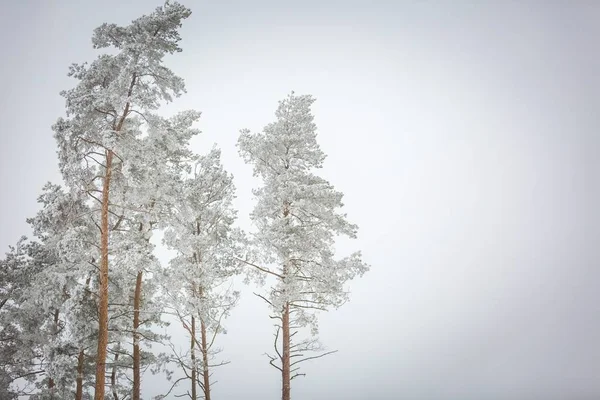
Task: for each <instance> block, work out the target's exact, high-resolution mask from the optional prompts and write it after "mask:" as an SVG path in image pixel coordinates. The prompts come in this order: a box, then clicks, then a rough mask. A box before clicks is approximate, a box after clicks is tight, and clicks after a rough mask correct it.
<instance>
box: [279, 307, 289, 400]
mask: <svg viewBox="0 0 600 400" xmlns="http://www.w3.org/2000/svg"><path fill="white" fill-rule="evenodd" d="M281 325H282V327H281V328H282V330H283V337H282V341H283V346H282V347H283V352H282V360H281V364H282V368H281V381H282V382H281V400H290V392H291V378H290V304H289V303H285V306H284V308H283V316H282V324H281Z"/></svg>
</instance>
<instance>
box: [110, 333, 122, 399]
mask: <svg viewBox="0 0 600 400" xmlns="http://www.w3.org/2000/svg"><path fill="white" fill-rule="evenodd" d="M119 350H121V346H120V344H119V343H117V347H116V352H115V361H114V364H113V367H112V372H111V374H110V387H111V389H112V395H113V399H114V400H119V394H118V393H117V361H119Z"/></svg>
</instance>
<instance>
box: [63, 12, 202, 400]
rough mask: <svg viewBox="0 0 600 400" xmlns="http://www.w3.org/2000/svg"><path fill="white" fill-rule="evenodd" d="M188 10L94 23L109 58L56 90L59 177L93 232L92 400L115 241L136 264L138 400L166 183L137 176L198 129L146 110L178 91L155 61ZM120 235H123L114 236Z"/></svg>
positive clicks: (101, 365) (99, 391) (80, 69)
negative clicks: (147, 271)
mask: <svg viewBox="0 0 600 400" xmlns="http://www.w3.org/2000/svg"><path fill="white" fill-rule="evenodd" d="M190 14H191V12H190V10H189V9H187V8H185V7H183V6H182V5H180V4H179V3H177V2H173V3H170V2H166V3H165V5H164V6H163V7H159V8H157V9H156V10H155V11H154V12H153V13H152V14H150V15H144V16H142V17H140V18H138V19H136V20H134V21H133V22H132V23H131V24H130V25H128V26H125V27H120V26H117V25H115V24H103V25H101V26H100V27H98V28H97V29H95V30H94V34H93V37H92V43H93V45H94V48H97V49H100V48H108V47H112V48H114V49H115V50H116V54H114V55H112V54H102V55H100V56H99V57H98V58H97V59H96V60H95V61H93V62H92V63H91V64H90V65H87V64H82V65H77V64H74V65H72V66H71V68H70V73H69V75H70V76H72V77H74V78H76V79H77V80H79V83H78V84H77V86H76V87H75V88H73V89H71V90H68V91H65V92H63V93H62V95H63V96H64V97H65V98H66V100H67V119H64V118H60V119H59V120H58V121H57V123H56V124H55V125H54V126H53V129H54V132H55V138H56V139H57V142H58V145H59V160H60V169H61V172H62V175H63V179H64V180H65V182H66V183H67V185H68V187H69V188H70V189H71V190H72V191H73V192H74V193H86V194H87V195H88V196H89V197H88V198H89V199H90V208H91V210H92V211H91V213H90V215H89V216H88V218H89V220H90V221H91V222H93V224H94V225H95V226H96V227H97V229H98V231H99V234H100V235H99V243H98V249H99V253H100V257H99V260H98V261H99V265H98V270H99V279H98V283H99V284H98V289H97V293H98V296H97V301H98V336H97V349H96V360H95V361H96V373H95V391H94V396H95V397H94V399H95V400H104V396H105V385H106V374H107V368H106V366H107V365H106V358H107V348H108V344H109V287H110V284H109V280H112V279H111V275H113V274H115V271H114V270H113V269H110V268H109V264H111V263H114V262H117V258H118V257H123V255H122V254H121V255H119V254H118V253H116V252H114V251H112V247H113V246H116V247H119V245H118V243H117V241H120V240H125V241H128V242H129V243H130V244H132V246H133V247H129V248H127V253H126V256H127V257H128V264H127V265H128V267H129V268H133V266H137V268H138V271H137V273H136V274H135V281H134V282H135V283H133V285H132V286H133V287H134V290H133V293H134V297H135V298H134V301H133V311H134V316H133V320H134V322H133V324H134V326H133V327H132V335H133V346H134V349H133V353H134V360H133V362H134V365H133V393H132V399H134V400H139V398H140V357H141V352H140V351H139V348H138V347H137V346H138V344H139V340H140V332H139V328H140V324H141V323H140V319H139V310H140V306H141V298H142V284H143V277H142V272H143V267H141V265H143V262H144V261H148V260H149V259H150V257H149V253H150V250H149V241H148V240H147V239H148V235H149V233H150V230H151V225H152V223H154V222H157V221H158V217H157V214H156V213H155V210H160V207H159V206H155V205H154V204H156V203H163V201H164V199H163V198H162V197H161V196H163V195H164V196H166V195H167V194H168V191H169V190H170V187H164V188H163V187H161V186H160V185H157V182H156V181H154V180H151V181H150V182H146V181H142V180H140V179H139V178H140V176H142V177H144V178H147V177H149V176H151V174H149V172H152V171H158V170H160V169H161V168H165V167H167V166H169V165H174V164H177V163H178V158H179V157H185V155H186V154H187V153H186V152H185V151H182V148H184V147H185V146H182V144H183V143H187V141H188V140H189V139H190V138H191V136H193V135H195V134H196V133H198V132H197V131H196V130H194V129H191V125H192V124H193V123H194V122H195V121H197V120H198V118H199V117H200V114H199V113H197V112H195V111H186V112H182V113H180V114H178V115H177V116H175V117H173V118H171V119H168V120H166V119H164V118H161V117H159V116H157V115H156V114H153V112H154V111H155V110H157V109H158V108H159V107H160V105H161V102H169V101H171V100H172V98H173V97H177V96H179V95H180V94H182V93H183V92H184V83H183V80H182V79H181V78H180V77H178V76H176V75H175V74H174V73H173V72H172V71H171V70H169V69H168V68H166V67H165V66H164V65H163V57H164V56H165V55H166V54H173V53H175V52H179V51H181V49H180V48H179V46H178V42H179V41H180V36H179V33H178V29H179V28H180V26H181V22H182V20H184V19H186V18H187V17H189V15H190ZM153 129H154V130H153ZM147 132H150V133H147ZM153 132H154V133H153ZM146 134H149V135H150V136H152V135H155V136H156V135H158V136H160V137H159V138H156V137H155V138H154V139H155V140H153V144H154V145H156V146H158V147H154V148H148V147H147V141H145V140H144V137H145V135H146ZM141 171H142V172H141ZM149 189H150V190H149ZM124 231H126V232H127V233H128V235H125V236H127V238H123V236H124V235H123V232H124ZM121 248H123V247H121ZM136 257H137V258H136ZM116 277H117V276H116V275H115V278H116ZM121 277H122V278H123V279H124V277H123V276H121ZM114 282H115V285H117V286H119V285H120V286H121V287H122V288H124V287H125V286H126V285H125V283H124V282H118V281H117V280H114ZM115 346H116V343H115ZM115 358H117V357H116V355H115Z"/></svg>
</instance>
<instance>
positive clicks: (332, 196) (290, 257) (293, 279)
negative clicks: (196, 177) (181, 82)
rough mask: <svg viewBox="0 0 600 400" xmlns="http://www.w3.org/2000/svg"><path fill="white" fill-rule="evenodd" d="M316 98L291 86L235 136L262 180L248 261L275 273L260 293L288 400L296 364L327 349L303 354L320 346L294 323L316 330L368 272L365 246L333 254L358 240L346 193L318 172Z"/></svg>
mask: <svg viewBox="0 0 600 400" xmlns="http://www.w3.org/2000/svg"><path fill="white" fill-rule="evenodd" d="M313 102H314V99H313V98H312V97H311V96H310V95H304V96H296V95H294V92H292V93H291V94H290V95H289V96H288V97H287V98H286V99H285V100H283V101H280V102H279V107H278V108H277V111H276V113H275V116H276V118H277V120H276V121H275V122H274V123H271V124H269V125H267V126H266V127H265V128H264V130H263V132H262V133H257V134H251V133H250V132H249V131H248V130H242V131H241V135H240V137H239V140H238V148H239V152H240V155H241V156H242V157H243V159H244V161H245V162H246V163H250V164H252V165H253V167H254V176H259V177H260V178H262V181H263V186H262V187H260V188H258V189H255V190H254V191H253V193H254V195H255V196H256V197H257V204H256V207H255V208H254V211H253V212H252V214H251V219H252V221H253V223H254V224H255V226H256V228H257V231H256V232H255V233H254V234H253V242H254V245H255V246H256V249H257V252H258V255H259V257H258V261H257V262H250V261H248V260H245V261H246V263H247V264H248V265H250V266H252V267H253V268H254V270H255V271H256V272H258V273H259V274H261V275H262V276H263V277H264V276H268V277H270V278H274V279H275V282H274V283H273V284H272V285H271V286H270V290H269V292H268V293H267V294H266V296H261V297H262V298H263V299H264V300H265V301H266V302H267V303H268V304H269V306H270V308H271V310H272V311H273V313H274V315H273V316H272V318H274V319H275V320H276V321H278V322H277V324H276V333H275V352H276V355H273V356H269V357H270V363H271V365H273V366H274V367H275V368H277V369H278V370H279V371H280V372H281V376H282V399H283V400H289V399H290V387H291V386H290V384H291V380H292V379H294V378H295V377H297V376H300V374H299V373H298V372H297V371H298V364H300V363H302V362H304V361H306V360H309V359H313V358H316V357H320V356H323V355H325V354H327V353H324V354H321V355H318V356H312V357H310V356H306V352H310V351H317V350H320V349H321V348H320V346H319V345H318V342H317V341H316V340H304V341H299V342H294V343H293V341H292V339H293V337H294V336H295V335H296V333H298V330H297V329H301V328H304V327H310V328H311V330H312V334H313V335H314V334H316V333H317V318H316V314H315V311H318V310H322V311H325V310H327V309H328V308H329V307H331V306H333V307H339V306H340V305H342V304H343V303H344V302H345V301H346V300H347V299H348V292H346V291H345V290H344V283H345V282H346V281H348V280H350V279H353V278H354V277H355V276H361V275H362V274H363V273H365V272H366V271H367V270H368V266H367V265H366V264H365V263H364V262H363V261H362V259H361V254H360V252H356V253H353V254H352V255H350V256H348V257H346V258H342V259H339V260H338V259H335V258H334V250H333V245H334V236H335V235H340V234H341V235H346V236H348V237H350V238H355V237H356V232H357V226H356V225H353V224H351V223H349V222H348V221H347V220H346V215H345V214H341V213H339V212H338V211H337V210H338V209H339V208H341V207H342V206H343V204H342V196H343V195H342V193H340V192H338V191H336V190H334V188H333V186H332V185H331V184H330V183H329V182H327V181H326V180H324V179H322V178H320V177H318V176H316V175H315V174H314V173H313V170H315V169H318V168H321V167H322V164H323V161H324V159H325V154H324V153H323V152H322V151H321V149H320V147H319V145H318V144H317V140H316V125H315V124H314V122H313V116H312V114H311V110H310V106H311V105H312V103H313ZM258 264H261V265H258ZM278 342H281V343H280V344H281V350H279V347H278ZM277 362H279V363H280V364H279V365H278V364H277Z"/></svg>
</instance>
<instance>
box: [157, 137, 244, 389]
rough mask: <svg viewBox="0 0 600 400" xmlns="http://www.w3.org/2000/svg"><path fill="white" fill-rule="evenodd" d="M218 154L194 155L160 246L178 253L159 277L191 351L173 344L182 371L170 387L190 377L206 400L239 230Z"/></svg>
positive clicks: (231, 301)
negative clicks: (162, 243) (181, 376)
mask: <svg viewBox="0 0 600 400" xmlns="http://www.w3.org/2000/svg"><path fill="white" fill-rule="evenodd" d="M220 155H221V152H220V150H217V149H216V148H214V149H213V150H212V151H211V152H210V153H208V154H207V155H206V156H202V157H198V159H197V161H196V162H195V166H194V172H193V175H192V176H191V177H189V178H186V179H183V181H182V183H181V184H179V185H177V186H178V187H179V189H178V190H177V192H176V194H177V198H178V200H176V201H174V202H173V203H172V212H171V216H170V219H169V220H168V223H167V225H166V229H165V234H164V244H166V246H167V248H169V249H172V250H175V251H176V252H177V253H176V256H175V257H174V258H173V259H172V260H171V261H170V263H169V269H168V270H167V271H166V274H165V276H164V278H163V282H164V292H165V301H166V303H167V304H168V305H169V306H170V308H172V309H173V310H174V314H175V315H176V316H177V317H178V318H179V320H180V321H181V323H182V325H183V327H184V328H185V329H186V331H187V332H188V334H189V336H190V347H189V351H187V352H185V353H183V354H181V353H180V352H178V351H177V350H176V348H175V347H174V346H172V350H173V354H172V358H171V361H173V362H175V363H176V364H177V366H178V367H179V368H180V369H181V370H182V371H183V372H184V377H183V378H181V379H178V380H176V381H175V382H174V383H173V387H175V385H177V383H178V382H180V381H181V380H185V379H187V380H189V383H190V389H191V390H190V391H188V392H187V393H188V395H189V396H190V398H191V399H192V400H197V399H198V398H200V397H199V396H198V393H197V392H198V391H197V387H200V388H201V390H202V394H203V396H202V397H203V398H204V399H205V400H210V398H211V388H210V386H211V380H210V376H211V375H212V374H211V372H210V370H211V368H212V367H216V366H219V365H223V364H225V362H216V363H215V362H212V359H213V356H214V354H215V353H216V351H214V349H213V344H214V341H215V338H216V335H217V334H219V333H223V332H225V330H224V329H223V325H222V321H223V318H224V317H226V316H227V315H228V313H229V311H230V309H231V308H232V307H233V306H234V305H235V303H236V302H237V299H238V292H236V291H233V290H231V289H230V286H231V285H230V279H231V277H232V276H233V275H235V274H236V273H238V270H239V265H240V263H239V262H238V261H237V259H236V258H235V255H236V254H237V253H238V252H239V251H240V250H239V248H240V245H241V243H242V241H241V237H242V234H241V232H240V231H239V230H237V229H234V228H233V223H234V221H235V218H236V211H235V210H234V209H233V206H232V200H233V198H234V191H235V187H234V185H233V177H232V176H231V175H230V174H228V173H227V172H226V171H225V170H224V169H223V166H222V165H221V159H220ZM198 352H199V354H198ZM173 387H172V388H171V390H172V389H173Z"/></svg>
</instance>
